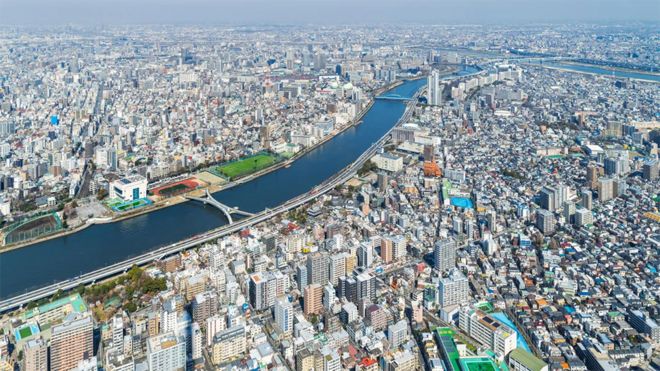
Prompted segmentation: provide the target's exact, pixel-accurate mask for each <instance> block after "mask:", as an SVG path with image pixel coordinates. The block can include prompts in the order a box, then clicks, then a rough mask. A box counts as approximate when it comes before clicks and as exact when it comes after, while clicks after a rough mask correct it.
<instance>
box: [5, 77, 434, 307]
mask: <svg viewBox="0 0 660 371" xmlns="http://www.w3.org/2000/svg"><path fill="white" fill-rule="evenodd" d="M424 83H425V81H424V80H423V79H422V80H417V81H408V82H404V84H403V85H402V86H401V87H397V88H396V89H395V90H394V91H393V93H394V94H399V95H401V96H407V97H413V96H414V97H416V96H417V95H416V94H415V92H417V91H419V89H420V88H421V87H422V85H423V84H424ZM414 100H415V99H413V101H414ZM408 104H412V101H409V102H408ZM406 106H407V104H403V102H386V101H380V100H376V102H375V103H374V105H373V106H372V107H371V109H370V110H369V112H368V113H367V114H366V115H365V116H364V118H363V119H362V121H363V122H362V123H361V124H360V125H357V126H356V127H355V128H354V129H353V130H347V131H345V132H344V133H343V134H341V135H338V136H336V137H335V138H334V139H333V140H332V141H330V142H328V143H327V144H325V145H324V146H322V147H321V148H317V150H315V151H312V152H310V153H309V154H308V155H306V156H304V157H302V158H300V159H299V160H298V161H295V162H294V163H293V164H292V165H291V166H290V167H287V168H282V169H281V170H279V171H277V172H272V173H270V174H268V175H266V176H263V177H260V178H258V179H256V180H254V181H252V182H246V183H244V184H243V185H241V186H239V187H234V188H232V189H229V190H227V191H225V192H220V193H216V194H215V195H214V196H215V198H216V199H217V200H218V201H220V202H222V203H224V204H227V205H237V206H239V207H240V209H241V210H245V211H248V212H251V213H254V214H256V215H257V217H256V218H243V219H239V220H237V221H236V222H235V223H233V224H231V225H227V224H228V223H227V222H226V220H225V218H224V216H223V215H222V213H219V212H218V211H217V210H215V209H214V208H209V207H203V206H201V204H197V203H182V204H180V205H177V206H175V207H171V208H169V207H168V208H165V209H163V210H160V211H158V212H155V213H152V214H149V215H148V216H147V215H145V216H143V217H139V218H133V219H130V220H127V221H124V222H121V223H106V224H101V225H96V226H95V227H94V228H88V229H86V230H85V231H83V232H81V233H77V234H74V235H71V236H69V237H67V238H62V239H54V240H51V241H47V242H44V243H40V244H36V245H32V246H30V247H29V248H25V249H18V250H16V251H13V252H11V253H8V254H4V255H2V256H1V258H0V308H4V310H9V309H12V308H15V307H16V306H20V305H22V304H25V303H26V302H30V301H33V300H36V299H39V298H42V297H45V296H49V295H52V294H53V293H54V292H57V290H67V289H70V288H75V287H77V286H79V285H81V284H89V283H93V282H95V281H97V280H99V279H103V278H105V277H108V276H112V275H116V274H120V273H121V272H123V271H124V270H126V269H130V267H131V266H132V265H134V264H137V265H144V264H148V263H149V262H151V261H153V260H157V259H161V258H162V257H163V256H167V255H171V254H174V253H177V252H179V251H183V250H186V249H189V248H192V247H194V246H196V245H199V244H201V243H204V242H206V241H211V240H214V239H217V238H219V237H221V236H224V235H227V234H230V233H234V232H236V231H239V230H241V229H243V228H245V227H247V226H250V225H253V224H255V223H260V222H262V221H265V220H267V219H270V218H272V217H273V216H274V215H278V214H281V213H285V212H287V211H288V210H290V209H292V208H295V207H298V206H300V205H302V204H304V203H307V202H309V201H310V200H313V199H314V198H316V197H318V196H319V195H320V194H323V193H325V192H327V191H329V190H331V189H334V187H335V186H336V185H337V184H340V183H343V182H345V181H346V180H348V179H350V177H351V176H353V174H354V173H355V171H357V169H358V168H359V167H360V166H361V164H362V163H363V162H364V161H366V160H367V159H368V158H370V157H371V155H373V153H375V151H376V148H378V147H379V146H381V145H382V143H383V142H384V141H385V140H386V139H387V135H388V134H389V133H390V132H391V130H392V129H393V127H394V126H396V125H398V124H400V123H401V122H405V120H406V119H407V118H409V117H410V116H411V114H412V112H413V110H411V109H408V108H406ZM358 122H359V121H358ZM311 190H315V192H311ZM264 210H268V211H267V212H264ZM25 262H30V263H29V264H30V269H24V265H25ZM35 272H38V273H35Z"/></svg>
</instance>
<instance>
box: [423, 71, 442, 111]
mask: <svg viewBox="0 0 660 371" xmlns="http://www.w3.org/2000/svg"><path fill="white" fill-rule="evenodd" d="M426 88H427V92H428V104H429V105H431V106H439V105H440V104H441V103H442V86H441V84H440V72H438V71H437V70H433V71H431V74H430V75H429V77H428V78H427V86H426Z"/></svg>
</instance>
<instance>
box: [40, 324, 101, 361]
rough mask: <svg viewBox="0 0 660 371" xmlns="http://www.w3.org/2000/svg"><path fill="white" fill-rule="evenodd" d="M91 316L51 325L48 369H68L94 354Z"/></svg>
mask: <svg viewBox="0 0 660 371" xmlns="http://www.w3.org/2000/svg"><path fill="white" fill-rule="evenodd" d="M93 331H94V328H93V323H92V317H91V316H89V315H85V316H82V317H77V318H74V319H69V320H66V321H65V322H64V323H62V324H60V325H57V326H55V327H53V332H52V335H51V339H50V369H51V370H52V371H60V370H62V371H68V370H70V369H72V368H74V367H76V366H78V362H80V361H82V360H84V359H87V358H91V357H92V356H93V355H94V354H93V352H94V334H93Z"/></svg>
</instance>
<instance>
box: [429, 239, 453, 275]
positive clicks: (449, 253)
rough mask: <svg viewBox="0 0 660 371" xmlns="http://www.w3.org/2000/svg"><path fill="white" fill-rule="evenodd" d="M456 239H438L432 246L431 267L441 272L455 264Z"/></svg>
mask: <svg viewBox="0 0 660 371" xmlns="http://www.w3.org/2000/svg"><path fill="white" fill-rule="evenodd" d="M456 248H457V246H456V241H455V240H453V239H447V240H438V241H436V242H435V247H434V248H433V268H435V270H437V271H438V272H440V273H442V272H445V271H448V270H449V269H451V268H453V267H455V266H456Z"/></svg>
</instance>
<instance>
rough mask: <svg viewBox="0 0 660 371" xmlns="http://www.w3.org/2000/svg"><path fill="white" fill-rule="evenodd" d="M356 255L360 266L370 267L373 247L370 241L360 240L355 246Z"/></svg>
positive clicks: (372, 259)
mask: <svg viewBox="0 0 660 371" xmlns="http://www.w3.org/2000/svg"><path fill="white" fill-rule="evenodd" d="M357 255H358V264H359V265H360V267H363V268H369V267H371V264H373V262H374V248H373V246H372V245H371V242H362V243H361V244H360V246H359V247H358V248H357Z"/></svg>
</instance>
